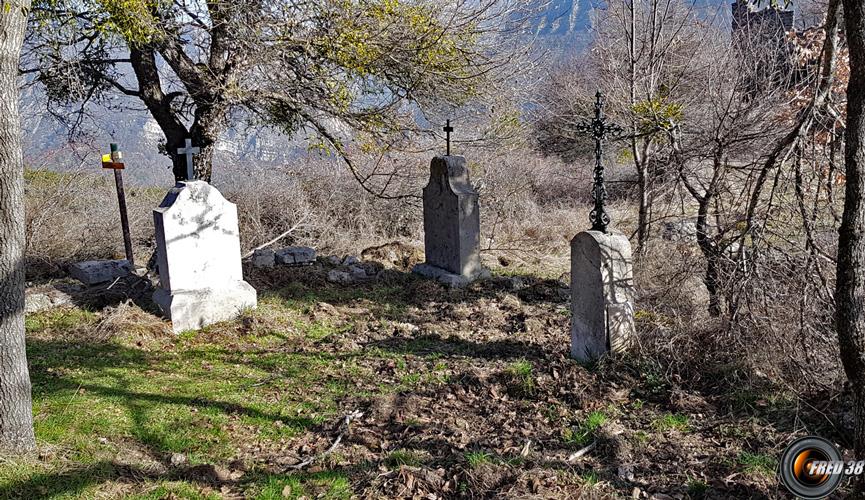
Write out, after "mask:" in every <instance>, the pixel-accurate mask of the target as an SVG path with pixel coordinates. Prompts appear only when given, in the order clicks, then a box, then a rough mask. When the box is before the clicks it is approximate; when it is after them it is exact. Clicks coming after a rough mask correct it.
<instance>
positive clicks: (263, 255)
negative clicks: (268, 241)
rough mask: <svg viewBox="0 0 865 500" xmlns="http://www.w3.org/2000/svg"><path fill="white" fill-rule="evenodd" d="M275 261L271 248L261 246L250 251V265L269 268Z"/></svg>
mask: <svg viewBox="0 0 865 500" xmlns="http://www.w3.org/2000/svg"><path fill="white" fill-rule="evenodd" d="M275 263H276V254H275V253H274V252H273V250H269V249H267V248H262V249H260V250H256V251H254V252H253V253H252V265H253V267H256V268H258V269H262V268H266V269H270V268H272V267H273V266H274V264H275Z"/></svg>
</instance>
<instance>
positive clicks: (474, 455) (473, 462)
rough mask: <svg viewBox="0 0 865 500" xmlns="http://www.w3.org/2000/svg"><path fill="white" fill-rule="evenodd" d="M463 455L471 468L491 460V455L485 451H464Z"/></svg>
mask: <svg viewBox="0 0 865 500" xmlns="http://www.w3.org/2000/svg"><path fill="white" fill-rule="evenodd" d="M465 457H466V462H468V464H469V467H472V468H475V467H479V466H481V465H483V464H488V463H492V462H493V456H492V455H490V454H489V453H487V452H485V451H470V452H468V453H466V455H465Z"/></svg>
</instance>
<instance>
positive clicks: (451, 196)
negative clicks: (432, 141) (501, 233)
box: [412, 156, 489, 286]
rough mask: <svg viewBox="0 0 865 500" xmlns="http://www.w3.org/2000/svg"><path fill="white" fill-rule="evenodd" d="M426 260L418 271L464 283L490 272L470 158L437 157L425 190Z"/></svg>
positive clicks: (416, 267) (448, 280)
mask: <svg viewBox="0 0 865 500" xmlns="http://www.w3.org/2000/svg"><path fill="white" fill-rule="evenodd" d="M423 219H424V222H423V226H424V253H425V256H426V262H424V263H423V264H418V265H416V266H415V267H414V268H413V269H412V270H413V272H415V273H418V274H421V275H424V276H427V277H431V278H435V279H437V280H439V281H441V282H443V283H446V284H448V285H450V286H464V285H467V284H468V283H470V282H471V281H473V280H475V279H477V278H480V277H484V276H487V275H488V274H489V273H488V272H487V271H486V270H485V269H484V268H483V266H482V265H481V258H480V212H479V210H478V194H477V192H475V190H474V189H472V186H471V184H470V183H469V172H468V169H467V168H466V159H465V158H464V157H462V156H436V157H435V158H433V160H432V164H431V165H430V178H429V183H428V184H427V186H426V187H425V188H424V189H423Z"/></svg>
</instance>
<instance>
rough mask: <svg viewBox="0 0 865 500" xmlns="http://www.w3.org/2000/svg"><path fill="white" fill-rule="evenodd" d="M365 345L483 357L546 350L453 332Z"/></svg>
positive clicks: (535, 355)
mask: <svg viewBox="0 0 865 500" xmlns="http://www.w3.org/2000/svg"><path fill="white" fill-rule="evenodd" d="M364 347H365V348H366V349H371V348H372V349H382V350H384V351H389V352H393V353H397V354H414V355H416V356H433V355H435V356H438V355H442V356H460V357H470V358H483V359H523V358H525V359H544V358H547V357H548V354H549V353H546V352H545V351H544V349H543V348H542V346H540V345H537V344H533V343H531V342H524V341H511V340H499V341H493V342H472V341H470V340H465V339H463V338H460V337H456V336H451V337H447V338H443V337H441V336H439V335H437V334H426V335H421V336H419V337H391V338H387V339H383V340H377V341H373V342H369V343H367V344H365V345H364Z"/></svg>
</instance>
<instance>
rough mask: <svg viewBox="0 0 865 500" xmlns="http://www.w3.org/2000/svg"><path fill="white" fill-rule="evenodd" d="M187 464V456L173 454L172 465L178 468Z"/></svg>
mask: <svg viewBox="0 0 865 500" xmlns="http://www.w3.org/2000/svg"><path fill="white" fill-rule="evenodd" d="M185 463H186V455H184V454H183V453H172V454H171V465H173V466H175V467H177V466H178V465H182V464H185Z"/></svg>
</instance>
